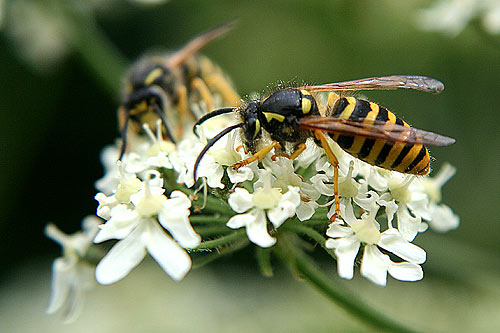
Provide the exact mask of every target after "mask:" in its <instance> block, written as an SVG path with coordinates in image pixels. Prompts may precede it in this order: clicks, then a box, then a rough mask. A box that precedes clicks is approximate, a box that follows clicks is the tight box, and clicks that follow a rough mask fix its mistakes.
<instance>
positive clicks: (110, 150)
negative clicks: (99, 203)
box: [94, 145, 120, 195]
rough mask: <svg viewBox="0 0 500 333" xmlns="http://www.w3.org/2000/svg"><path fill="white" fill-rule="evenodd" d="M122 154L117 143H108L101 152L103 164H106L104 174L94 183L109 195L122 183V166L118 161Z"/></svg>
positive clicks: (98, 188) (99, 189)
mask: <svg viewBox="0 0 500 333" xmlns="http://www.w3.org/2000/svg"><path fill="white" fill-rule="evenodd" d="M119 156H120V150H119V148H118V146H117V145H108V146H106V147H104V149H103V150H102V152H101V164H102V165H103V166H104V176H103V177H102V178H101V179H99V180H97V181H96V182H95V184H94V186H95V188H96V189H97V190H98V191H100V192H102V193H104V194H107V195H110V194H111V193H113V191H114V190H115V189H116V187H117V186H118V184H119V183H120V168H119V166H118V164H117V163H116V162H117V160H118V157H119Z"/></svg>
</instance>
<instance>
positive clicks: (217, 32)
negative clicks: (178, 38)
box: [167, 20, 236, 68]
mask: <svg viewBox="0 0 500 333" xmlns="http://www.w3.org/2000/svg"><path fill="white" fill-rule="evenodd" d="M235 23H236V20H230V21H227V22H225V23H223V24H221V25H219V26H217V27H215V28H213V29H211V30H209V31H207V32H205V33H202V34H201V35H198V36H197V37H195V38H193V39H192V40H191V41H189V42H188V43H187V44H186V45H184V47H183V48H182V49H180V50H179V51H177V52H175V53H174V54H173V55H172V56H170V57H169V58H168V61H167V65H168V66H170V67H171V68H175V67H178V66H180V65H181V64H183V63H184V62H185V61H186V59H187V58H189V57H191V56H192V55H194V54H196V53H198V51H200V50H201V49H202V48H204V47H205V46H206V45H207V44H209V43H210V42H212V41H213V40H215V39H217V38H219V37H221V36H223V35H225V34H226V33H227V32H228V31H229V30H231V29H232V28H233V26H234V25H235Z"/></svg>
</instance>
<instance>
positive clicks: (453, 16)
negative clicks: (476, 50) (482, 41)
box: [417, 0, 500, 36]
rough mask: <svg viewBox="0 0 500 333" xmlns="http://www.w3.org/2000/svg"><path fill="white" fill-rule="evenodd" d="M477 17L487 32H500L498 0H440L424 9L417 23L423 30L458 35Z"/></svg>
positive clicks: (499, 6) (499, 5) (499, 4)
mask: <svg viewBox="0 0 500 333" xmlns="http://www.w3.org/2000/svg"><path fill="white" fill-rule="evenodd" d="M477 17H479V18H480V20H481V21H482V24H483V27H484V29H485V30H486V31H487V32H489V33H491V34H498V33H500V3H499V2H498V1H497V0H440V1H437V2H436V3H435V4H434V6H432V7H430V8H427V9H424V10H422V11H421V12H420V13H419V15H418V16H417V23H418V25H419V26H420V28H421V29H422V30H434V31H442V32H444V33H447V34H449V35H450V36H456V35H458V34H459V33H460V32H462V30H463V29H464V28H465V27H466V25H467V24H468V23H469V22H470V21H472V20H473V19H474V18H477Z"/></svg>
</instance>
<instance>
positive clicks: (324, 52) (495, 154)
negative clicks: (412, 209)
mask: <svg viewBox="0 0 500 333" xmlns="http://www.w3.org/2000/svg"><path fill="white" fill-rule="evenodd" d="M62 4H65V5H62ZM430 4H432V1H404V2H403V1H401V2H396V1H368V0H366V1H320V0H309V1H301V0H273V1H270V0H251V1H250V0H249V1H229V0H212V1H193V0H191V1H189V0H188V1H186V0H184V1H178V0H172V1H170V2H166V3H164V4H160V5H157V6H144V5H142V4H139V3H137V2H132V1H130V2H129V1H123V2H120V1H118V0H116V1H104V0H101V1H99V0H95V1H83V0H82V1H79V2H78V1H75V2H71V1H63V0H44V1H22V0H16V1H5V0H3V1H2V0H0V15H1V16H0V22H1V23H0V24H1V26H0V29H1V30H0V117H1V118H0V136H1V151H2V155H1V164H0V177H1V178H0V179H1V180H0V181H1V184H2V186H1V187H0V188H1V192H0V205H1V206H0V212H1V218H0V237H1V242H0V246H1V250H2V253H4V254H6V255H5V256H4V257H3V265H1V267H0V281H1V282H2V285H0V288H1V289H0V292H1V295H2V296H1V297H0V299H1V300H0V321H1V322H3V323H2V324H0V328H1V326H2V325H11V326H6V328H7V329H8V330H5V331H6V332H7V331H19V332H23V331H31V330H33V331H35V330H36V328H37V327H39V325H44V326H42V327H47V328H49V327H50V328H51V329H53V330H55V329H57V328H59V329H60V330H64V329H71V330H75V331H79V330H82V331H83V328H85V327H87V328H88V327H90V326H92V325H95V323H94V324H90V323H91V322H92V320H95V317H94V316H92V313H97V312H95V311H97V309H99V310H100V311H103V309H107V310H106V311H108V312H109V311H110V310H109V307H113V306H115V305H116V304H115V303H116V302H115V303H112V302H111V301H110V300H112V299H114V298H115V297H117V296H116V294H117V293H120V290H124V286H127V288H128V289H127V290H129V291H128V293H129V296H130V298H127V297H124V296H123V294H121V296H120V297H121V298H122V300H121V302H122V303H132V302H134V297H135V296H133V295H134V292H133V290H134V289H133V288H136V287H137V286H138V285H141V288H140V289H138V292H140V293H141V295H145V296H144V297H143V299H142V298H141V301H142V302H144V303H145V304H146V303H147V302H152V303H151V304H155V305H156V306H157V307H160V308H162V309H163V310H165V311H166V309H168V308H169V307H171V306H172V305H167V303H169V302H177V301H178V300H179V299H182V298H183V297H185V296H184V295H185V294H183V293H182V292H181V291H182V290H185V291H186V292H187V293H190V295H191V296H190V297H194V296H193V295H192V294H191V293H194V291H192V290H195V289H196V288H198V289H200V290H204V291H200V293H199V295H200V298H199V299H197V301H198V302H201V303H197V304H198V307H197V308H195V309H196V311H197V312H203V311H206V314H205V316H206V317H207V318H209V317H210V316H209V315H208V314H210V313H214V312H213V311H216V312H215V314H214V316H215V317H213V316H212V317H210V318H212V319H211V321H209V323H208V324H206V327H205V328H206V329H207V330H208V331H232V330H234V329H236V328H241V327H244V328H245V329H248V331H253V330H252V327H253V326H249V325H251V324H252V320H249V318H252V317H251V316H252V315H253V314H254V313H252V310H250V309H252V308H254V307H255V304H259V305H258V306H259V307H260V306H267V307H269V311H270V312H273V311H275V312H274V314H273V315H272V314H271V313H267V315H266V314H263V313H264V311H262V312H263V313H261V314H260V315H259V316H257V318H259V319H258V320H260V321H264V324H263V323H259V325H258V326H255V330H261V331H262V330H263V331H266V330H271V329H274V330H277V331H289V330H288V329H287V328H289V327H294V328H295V329H296V330H297V331H303V330H306V329H313V331H327V330H335V329H337V330H351V331H358V330H363V329H364V330H367V331H369V330H370V329H369V328H367V327H366V326H363V325H362V324H360V323H359V322H357V320H356V319H353V318H352V317H350V316H348V315H347V314H346V313H345V312H344V311H343V310H340V309H339V308H337V307H336V306H334V305H331V304H329V303H328V301H326V300H325V299H324V298H323V297H322V296H321V295H319V294H317V293H316V292H315V291H312V289H311V290H309V289H307V287H306V286H304V285H302V284H300V283H299V282H297V281H292V280H291V279H290V278H289V277H287V275H286V274H284V272H283V274H278V276H276V277H275V278H274V279H272V280H269V279H264V278H262V277H260V276H258V273H257V270H256V267H254V266H255V264H254V263H253V259H252V258H251V256H252V255H251V254H250V252H249V253H248V255H247V253H246V252H244V253H243V254H241V255H239V256H235V257H233V258H232V259H230V260H225V261H223V262H222V263H223V264H218V265H214V266H213V267H212V268H205V269H203V270H199V271H193V272H192V273H191V274H190V275H189V276H188V278H187V282H183V283H181V284H177V285H174V284H173V283H172V282H170V281H169V280H168V277H166V276H161V277H158V276H157V277H152V275H161V274H162V272H161V271H160V270H159V269H154V268H143V270H147V269H149V270H153V272H152V273H151V275H149V274H145V273H144V272H142V273H141V272H138V273H134V272H133V273H132V275H134V274H137V275H136V277H134V278H132V277H130V278H127V279H126V280H125V281H124V282H120V283H119V285H120V284H122V286H119V285H118V286H113V287H110V288H109V289H106V288H100V289H98V290H99V291H98V292H94V293H92V294H91V295H90V296H89V298H90V299H91V300H90V301H89V302H90V303H91V304H94V305H92V306H90V308H91V309H87V310H86V311H90V312H86V313H84V316H83V317H82V318H81V319H80V320H79V322H77V324H75V325H73V326H66V327H59V326H58V325H57V324H56V323H55V321H54V319H53V318H47V317H44V316H43V311H44V306H45V305H46V300H47V297H48V292H49V277H50V260H51V259H53V258H55V257H56V256H59V249H58V248H57V245H56V244H55V243H52V242H51V241H50V240H48V239H46V238H45V237H44V236H43V228H44V226H45V224H46V223H47V222H49V221H52V222H54V223H56V224H57V225H58V226H60V227H61V229H62V230H64V231H66V232H68V233H71V232H74V231H76V230H78V229H79V228H80V221H81V218H82V217H84V216H86V215H88V214H92V213H94V212H95V208H96V206H97V204H96V202H95V201H94V200H93V196H94V195H95V190H94V187H93V183H94V181H95V180H97V179H98V178H100V177H101V176H102V174H103V170H102V168H101V165H100V162H99V153H100V151H101V149H102V147H103V146H104V145H106V144H109V143H112V142H113V140H114V139H115V138H116V137H117V135H118V132H117V125H116V119H115V118H116V116H115V111H116V108H117V104H118V93H116V92H114V91H113V86H117V85H119V83H120V80H121V78H120V77H119V76H117V75H116V72H115V71H117V70H118V69H119V67H118V65H119V64H117V63H112V64H108V63H106V61H105V60H103V61H102V62H101V65H102V67H103V70H97V71H96V70H95V68H94V67H92V66H91V65H89V62H88V61H87V60H88V59H89V58H88V56H89V54H90V55H94V56H96V57H97V58H96V59H97V60H98V61H99V54H100V53H102V52H103V51H105V49H99V50H93V51H92V44H93V42H96V41H97V39H93V38H92V35H88V33H90V34H92V33H96V31H94V32H92V31H91V30H88V29H90V27H92V24H93V23H95V26H96V27H97V29H98V30H97V32H98V33H100V34H102V35H101V37H103V36H104V37H105V38H107V39H109V43H111V44H109V46H110V47H114V48H115V51H117V52H118V53H121V54H123V56H124V58H125V59H127V61H132V60H133V59H135V58H137V57H138V56H140V55H141V54H143V53H144V52H145V51H148V50H151V49H166V50H168V49H175V48H177V47H179V46H181V45H183V44H184V43H185V42H186V41H188V40H189V39H190V38H192V37H193V36H194V35H196V34H198V33H200V32H203V31H206V30H207V29H209V28H211V27H214V26H216V25H218V24H220V23H222V22H225V21H227V20H228V19H231V18H238V24H237V26H236V28H235V29H234V30H233V31H231V32H230V33H229V34H227V35H226V36H225V37H224V38H223V39H220V40H218V41H216V42H214V43H212V44H211V45H209V46H207V47H206V49H204V50H203V52H202V53H203V54H205V55H207V56H209V57H210V58H211V59H212V60H214V61H215V62H216V63H217V64H219V65H220V66H221V67H222V68H223V69H224V70H225V71H226V72H227V73H228V75H229V76H230V77H231V78H232V79H233V81H234V83H235V85H236V87H237V89H238V91H239V92H240V93H241V94H242V95H245V94H248V93H251V92H254V91H261V90H263V89H265V88H266V86H267V85H269V84H271V85H272V84H274V83H276V82H277V81H279V80H297V81H298V82H302V81H306V82H308V83H326V82H336V81H344V80H351V79H357V78H362V77H368V76H376V75H389V74H421V75H427V76H431V77H435V78H437V79H439V80H441V81H443V82H444V83H445V85H446V89H445V91H444V92H443V93H442V94H441V95H437V96H433V95H427V94H422V93H418V92H411V91H390V92H369V93H366V95H367V96H368V97H369V98H370V100H372V101H375V102H377V103H380V104H381V105H383V106H386V107H387V108H389V109H390V110H392V111H394V112H395V113H397V114H398V115H399V116H401V117H402V118H403V119H405V120H406V121H407V122H409V123H410V124H412V125H413V126H415V127H417V128H421V129H426V130H431V131H433V132H437V133H441V134H445V135H448V136H451V137H454V138H456V139H457V143H456V144H455V145H453V146H450V147H444V148H435V149H432V151H431V153H432V156H433V157H434V158H435V161H434V163H433V168H434V169H435V170H438V169H439V168H440V166H441V165H442V164H443V163H444V162H450V163H451V164H453V165H454V166H456V168H457V174H456V176H455V177H454V178H453V179H452V180H451V181H450V182H449V183H448V184H446V185H445V187H444V193H443V200H444V202H445V203H446V204H448V205H449V206H450V207H451V208H452V209H453V210H454V212H455V213H456V214H458V215H459V216H460V218H461V225H460V227H459V229H457V230H455V231H452V232H449V233H448V234H445V235H437V234H432V232H427V233H425V234H423V235H421V236H420V237H418V238H417V241H416V243H417V244H419V245H421V246H422V247H424V249H426V251H427V253H428V261H427V263H426V264H424V265H423V267H424V270H425V272H426V275H425V278H424V280H423V281H421V282H418V283H400V282H396V281H395V280H391V279H389V280H390V281H389V284H388V286H387V288H385V289H381V288H378V287H375V286H373V285H371V284H370V283H369V282H368V281H365V280H362V279H355V281H353V282H348V281H339V280H338V279H336V280H337V281H338V283H343V284H344V285H345V286H346V287H348V288H352V289H353V290H359V292H360V294H362V296H363V297H366V298H367V299H368V300H369V302H370V303H372V304H374V305H376V306H377V305H379V306H383V307H381V308H380V310H382V311H384V312H386V314H389V315H394V317H395V318H398V319H399V320H400V321H402V322H406V323H407V324H410V325H414V326H416V327H420V328H432V330H434V329H435V330H436V331H448V330H450V331H469V330H471V329H473V328H474V329H477V328H479V329H481V330H482V331H492V332H493V331H495V328H497V329H498V327H499V326H498V325H499V323H500V322H499V320H500V319H499V317H500V301H499V299H500V295H499V292H498V283H499V282H500V278H499V276H500V274H499V271H500V267H499V263H500V255H499V251H500V241H499V236H500V223H499V222H500V219H499V218H498V217H497V215H496V212H497V210H498V207H499V204H500V201H499V200H500V178H499V176H498V174H497V172H498V167H499V166H500V150H499V149H498V142H500V131H499V130H498V129H499V121H500V116H499V114H500V112H499V109H500V107H499V105H500V104H499V101H498V97H499V96H500V36H498V35H489V34H488V33H486V32H485V31H484V30H483V29H482V28H481V25H480V24H479V23H478V22H477V21H473V22H471V24H469V25H468V26H467V27H466V28H465V29H464V30H463V31H462V32H461V33H460V34H459V35H458V36H455V37H450V36H448V35H446V34H442V33H438V32H427V31H422V30H421V29H419V27H418V26H417V24H416V23H415V22H416V17H417V15H418V12H419V10H420V9H422V8H426V7H428V6H429V5H430ZM71 6H77V7H79V8H80V12H82V13H85V14H83V16H82V17H83V18H84V19H82V20H80V19H78V17H75V16H73V15H70V14H68V13H69V12H68V11H67V9H68V8H70V7H71ZM27 8H28V9H27ZM33 8H35V10H33ZM35 17H36V18H37V19H34V18H35ZM91 18H93V19H94V20H95V21H92V19H91ZM86 20H90V22H93V23H91V24H90V25H86V23H85V22H86ZM47 25H48V26H49V28H47V27H46V26H47ZM30 29H32V30H30ZM82 36H87V37H86V38H90V42H88V40H87V42H82ZM94 36H95V35H94ZM87 43H88V44H87ZM88 51H90V52H88ZM85 54H87V56H85ZM109 55H110V54H108V53H106V52H104V56H109ZM110 78H111V79H110ZM106 80H108V81H106ZM322 265H323V266H324V267H325V268H327V269H328V270H330V271H331V272H332V276H335V274H336V273H335V267H334V266H335V264H334V262H331V261H325V262H322ZM146 267H147V264H146ZM140 270H141V268H139V269H138V270H136V271H140ZM207 275H208V276H209V279H208V280H209V281H208V282H209V283H208V285H209V286H211V285H212V284H215V285H216V286H214V287H213V288H215V290H224V292H223V296H221V294H220V293H210V292H208V293H207V292H206V290H205V289H204V288H202V287H201V286H202V285H203V284H204V283H206V282H207V280H204V278H203V276H207ZM193 276H194V277H193ZM141 279H142V280H141ZM238 279H239V280H241V281H245V282H242V285H243V286H245V287H248V289H244V288H242V286H241V285H239V284H238V283H234V281H237V280H238ZM283 280H284V281H285V283H284V284H281V283H280V281H283ZM231 281H232V283H231ZM144 282H146V283H148V284H150V286H151V288H149V289H148V288H146V287H145V286H144V285H142V284H143V283H144ZM134 283H135V284H134ZM297 285H299V286H300V288H299V289H297V288H298V287H297ZM275 287H278V291H277V289H276V288H275ZM155 288H156V289H155ZM164 288H170V289H168V290H171V291H169V292H166V293H165V298H164V299H159V298H158V296H157V295H156V298H155V291H156V290H160V289H161V290H164ZM183 288H184V289H183ZM209 288H212V287H209ZM231 288H232V289H231ZM146 289H147V290H146ZM242 289H244V290H242ZM131 290H132V291H131ZM196 290H197V289H196ZM227 290H232V292H231V293H229V292H228V291H227ZM271 291H272V292H271ZM169 294H173V295H174V298H175V297H177V298H176V299H175V300H174V301H173V300H172V299H170V298H169V297H168V295H169ZM103 295H107V296H106V297H104V296H103ZM148 295H149V296H150V297H146V296H148ZM233 296H234V298H240V299H242V300H243V301H242V302H235V299H234V298H233ZM202 297H210V301H206V299H205V302H206V303H203V302H204V301H203V300H204V299H203V298H202ZM270 298H272V299H273V300H270ZM92 299H93V300H92ZM96 299H98V300H99V302H97V301H96ZM277 299H279V300H280V301H277ZM163 301H164V302H165V304H164V303H163ZM193 302H196V301H195V300H193ZM252 302H253V303H252ZM280 302H281V303H280ZM181 303H182V304H184V303H186V301H184V302H181ZM28 304H29V305H28ZM147 304H149V303H147ZM151 304H149V305H147V306H146V305H144V306H139V307H141V308H142V309H141V310H138V312H136V315H137V318H142V319H138V320H147V321H148V323H154V324H152V326H151V327H150V326H147V329H148V330H151V331H157V330H161V328H162V327H165V328H167V327H170V328H172V326H171V323H169V322H168V320H167V321H165V316H166V317H168V314H165V315H164V314H161V315H160V314H159V313H160V312H158V314H157V315H152V314H151V312H148V316H145V315H144V313H146V312H147V311H146V309H149V308H150V307H151V308H154V307H153V306H152V305H151ZM174 304H180V303H174ZM186 304H187V303H186ZM200 304H205V305H206V306H200ZM284 304H285V305H286V306H284ZM290 304H292V305H290ZM135 306H136V307H137V304H135ZM235 306H236V307H238V306H239V307H241V308H240V310H241V311H233V312H237V314H234V313H233V314H232V315H231V318H230V320H229V321H228V319H227V317H226V316H225V314H227V312H224V311H222V310H221V309H231V308H232V309H234V307H235ZM267 307H266V308H267ZM18 308H19V309H22V310H20V311H23V312H21V313H26V315H25V316H23V315H21V314H20V313H18V312H17V310H16V311H15V312H13V310H15V309H18ZM122 308H126V309H122V310H123V311H129V312H130V311H133V310H131V308H132V306H129V307H124V306H122ZM7 309H8V310H7ZM180 309H183V308H182V307H180ZM184 309H185V312H183V315H184V316H186V318H188V314H189V311H190V306H188V305H185V307H184ZM246 309H248V311H246ZM319 309H321V310H319ZM163 310H162V311H163ZM92 311H94V312H92ZM106 311H105V313H107V312H106ZM176 311H177V312H182V311H181V310H179V309H177V310H176ZM217 311H218V312H217ZM436 311H438V312H436ZM229 313H231V311H229ZM436 313H439V318H436V319H435V321H432V319H424V318H426V316H429V315H432V314H434V315H435V314H436ZM107 315H108V316H109V317H110V318H115V317H114V316H113V315H112V314H110V313H107ZM178 315H179V316H181V315H180V314H178ZM27 316H29V318H30V320H31V321H33V322H34V326H33V327H31V326H26V327H22V326H21V327H20V326H17V325H16V323H17V320H19V321H22V320H23V319H22V318H25V319H24V320H26V318H27ZM219 317H220V318H219ZM117 318H119V317H117ZM131 318H134V317H131ZM203 318H204V317H203ZM213 318H219V319H220V320H216V319H213ZM238 318H240V319H239V320H240V321H238ZM101 320H102V319H101ZM115 320H118V319H116V318H115ZM129 320H130V321H131V322H133V320H132V319H129ZM322 320H323V322H321V321H322ZM280 321H281V322H283V321H290V322H289V323H287V325H285V326H280V325H279V322H280ZM318 322H321V323H322V324H321V325H319V326H314V325H315V324H316V323H318ZM266 323H267V324H266ZM292 323H295V324H293V325H292ZM103 325H104V326H98V327H97V328H95V329H96V331H98V332H99V331H103V332H106V331H108V332H109V331H114V330H113V329H112V328H110V327H111V326H106V324H103ZM108 325H109V324H108ZM162 325H164V326H162ZM239 325H243V326H239ZM294 325H296V326H294ZM92 327H93V326H92ZM103 327H104V328H107V329H103ZM134 327H135V326H127V325H123V327H121V331H127V330H129V331H134ZM195 327H196V326H190V325H187V324H186V326H182V325H181V326H175V329H174V330H175V331H195V330H196V328H195ZM115 328H116V329H118V327H115ZM0 330H1V331H4V330H2V329H0Z"/></svg>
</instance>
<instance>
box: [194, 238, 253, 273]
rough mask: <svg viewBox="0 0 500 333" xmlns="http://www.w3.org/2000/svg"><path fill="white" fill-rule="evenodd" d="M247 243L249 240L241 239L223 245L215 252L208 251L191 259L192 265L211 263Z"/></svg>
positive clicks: (199, 265) (198, 265)
mask: <svg viewBox="0 0 500 333" xmlns="http://www.w3.org/2000/svg"><path fill="white" fill-rule="evenodd" d="M248 244H250V241H249V240H248V239H241V240H239V241H237V242H235V243H233V244H231V246H228V247H224V248H222V249H220V250H218V251H217V252H214V253H210V254H205V255H202V257H201V258H199V259H196V260H194V261H193V267H196V268H198V267H201V266H205V265H206V264H209V263H211V262H212V261H215V260H217V259H219V258H222V257H223V256H225V255H228V254H231V253H233V252H236V251H239V250H241V249H242V248H244V247H246V246H247V245H248Z"/></svg>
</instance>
